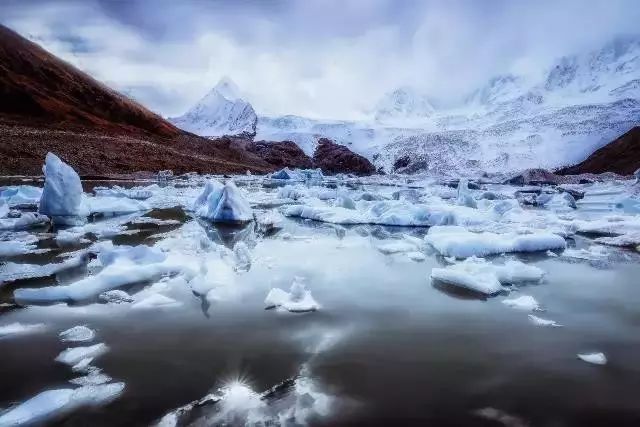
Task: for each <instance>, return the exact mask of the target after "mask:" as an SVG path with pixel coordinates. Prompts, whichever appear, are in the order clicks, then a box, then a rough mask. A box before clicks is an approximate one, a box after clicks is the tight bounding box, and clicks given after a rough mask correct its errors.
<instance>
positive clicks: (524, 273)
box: [430, 257, 544, 295]
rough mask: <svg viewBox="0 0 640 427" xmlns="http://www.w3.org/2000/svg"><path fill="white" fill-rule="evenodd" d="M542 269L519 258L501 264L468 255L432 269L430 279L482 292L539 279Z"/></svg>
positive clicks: (487, 292)
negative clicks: (457, 261) (460, 259)
mask: <svg viewBox="0 0 640 427" xmlns="http://www.w3.org/2000/svg"><path fill="white" fill-rule="evenodd" d="M543 276H544V272H543V271H542V270H541V269H539V268H537V267H534V266H531V265H526V264H523V263H522V262H520V261H508V262H506V263H505V264H504V265H496V264H492V263H490V262H488V261H486V260H484V259H482V258H476V257H471V258H467V259H466V260H464V261H462V262H460V263H457V264H452V265H450V266H447V267H445V268H434V269H432V270H431V276H430V277H431V280H436V281H440V282H442V283H445V284H448V285H453V286H459V287H462V288H466V289H469V290H471V291H475V292H479V293H481V294H485V295H494V294H496V293H498V292H500V291H502V290H504V287H503V285H505V284H517V283H525V282H538V281H540V280H541V279H542V277H543Z"/></svg>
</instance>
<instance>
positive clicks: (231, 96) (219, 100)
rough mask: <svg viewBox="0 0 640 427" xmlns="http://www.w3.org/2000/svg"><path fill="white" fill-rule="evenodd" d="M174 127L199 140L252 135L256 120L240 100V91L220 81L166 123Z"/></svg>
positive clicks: (231, 83)
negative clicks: (195, 135)
mask: <svg viewBox="0 0 640 427" xmlns="http://www.w3.org/2000/svg"><path fill="white" fill-rule="evenodd" d="M170 120H171V122H172V123H173V124H175V125H176V126H178V127H180V128H182V129H184V130H188V131H189V132H193V133H195V134H197V135H201V136H208V137H210V136H221V135H250V136H253V135H255V132H256V124H257V121H258V117H257V115H256V112H255V111H254V109H253V107H252V106H251V104H249V103H248V102H247V101H245V100H243V99H242V98H241V96H240V88H239V87H238V86H237V85H236V84H235V83H234V82H233V80H231V79H230V78H229V77H223V78H221V79H220V81H219V82H218V83H217V84H216V85H215V86H214V88H213V89H211V91H209V93H207V94H206V95H205V96H204V97H203V98H201V99H200V100H199V101H198V102H197V103H196V104H195V105H194V106H193V107H192V108H190V109H189V111H187V112H186V113H185V114H184V115H182V116H180V117H175V118H172V119H170Z"/></svg>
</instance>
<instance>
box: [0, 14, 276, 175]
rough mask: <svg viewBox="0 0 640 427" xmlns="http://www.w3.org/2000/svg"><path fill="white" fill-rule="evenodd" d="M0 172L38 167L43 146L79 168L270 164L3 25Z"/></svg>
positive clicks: (232, 168) (236, 168)
mask: <svg viewBox="0 0 640 427" xmlns="http://www.w3.org/2000/svg"><path fill="white" fill-rule="evenodd" d="M0 99H2V102H0V174H3V175H8V174H40V173H41V166H42V159H43V158H44V156H45V155H46V153H47V152H48V151H54V152H56V153H59V154H60V155H61V156H62V157H63V158H64V159H65V160H66V161H68V162H69V163H70V164H71V165H72V166H73V167H74V168H76V169H77V170H78V171H79V172H80V173H81V174H97V173H100V174H111V173H131V172H135V171H157V170H159V169H173V170H174V171H176V172H188V171H198V172H225V173H231V172H245V171H246V170H253V171H255V172H267V171H270V170H273V169H274V168H275V166H274V165H271V164H269V163H268V162H266V161H264V160H262V159H260V158H259V157H258V156H257V155H256V154H254V153H250V152H248V151H246V150H245V149H244V148H243V147H242V146H239V145H237V144H232V143H230V142H229V141H226V140H217V141H210V140H208V139H204V138H201V137H198V136H196V135H193V134H190V133H188V132H185V131H182V130H180V129H178V128H176V127H175V126H174V125H172V124H171V123H169V122H168V121H166V120H164V119H163V118H161V117H160V116H158V115H157V114H154V113H152V112H151V111H149V110H147V109H146V108H145V107H143V106H141V105H140V104H138V103H136V102H134V101H132V100H131V99H129V98H127V97H125V96H123V95H121V94H119V93H118V92H116V91H114V90H112V89H110V88H108V87H106V86H105V85H104V84H102V83H100V82H98V81H96V80H95V79H93V78H92V77H90V76H89V75H87V74H86V73H84V72H82V71H80V70H78V69H77V68H75V67H73V66H72V65H70V64H68V63H66V62H64V61H62V60H60V59H58V58H57V57H55V56H54V55H52V54H50V53H49V52H47V51H45V50H44V49H42V48H41V47H40V46H38V45H36V44H35V43H32V42H30V41H28V40H26V39H25V38H23V37H22V36H20V35H19V34H17V33H15V32H14V31H12V30H10V29H9V28H6V27H4V26H0Z"/></svg>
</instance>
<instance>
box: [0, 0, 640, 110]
mask: <svg viewBox="0 0 640 427" xmlns="http://www.w3.org/2000/svg"><path fill="white" fill-rule="evenodd" d="M0 16H1V17H2V22H3V23H4V24H7V25H9V26H10V27H12V28H14V29H16V30H17V31H19V32H21V33H22V34H24V35H26V36H28V37H30V38H32V39H34V40H36V41H38V42H39V43H41V44H42V45H43V46H44V47H46V48H47V49H49V50H51V51H52V52H53V53H55V54H57V55H59V56H61V57H63V58H64V59H67V60H69V61H70V62H72V63H74V64H75V65H77V66H79V67H80V68H82V69H84V70H85V71H87V72H89V73H91V74H92V75H94V76H95V77H97V78H98V79H100V80H103V81H105V82H106V83H108V84H110V85H112V86H114V87H115V88H117V89H120V90H123V91H125V92H127V93H129V94H130V95H132V96H134V97H136V98H138V99H139V100H140V101H142V102H143V103H145V104H146V105H148V106H149V107H150V108H152V109H154V110H156V111H158V112H160V113H162V114H164V115H176V114H181V113H182V112H183V111H184V110H185V109H186V108H188V106H190V105H191V104H192V103H193V102H195V101H196V100H197V99H198V98H200V97H201V96H203V95H204V94H205V93H206V92H207V91H208V90H209V89H210V88H211V87H212V86H213V85H214V84H215V83H216V81H217V80H218V79H219V78H220V77H222V76H225V75H227V76H230V77H231V78H233V79H234V80H235V81H236V82H237V83H238V85H239V86H240V87H241V88H242V89H243V90H244V91H245V92H246V94H247V97H248V98H249V99H250V100H251V101H252V102H253V103H254V105H255V107H256V109H257V110H258V111H259V112H262V113H265V114H285V113H293V114H303V115H309V116H313V117H330V118H354V117H357V116H358V115H359V114H360V113H361V112H362V111H363V110H364V109H366V108H368V107H370V106H371V105H372V104H373V103H375V101H376V100H377V99H378V98H379V97H380V96H381V95H382V94H383V93H384V92H386V91H388V90H390V89H392V88H394V87H396V86H400V85H411V86H416V87H418V88H420V89H421V90H424V91H425V92H426V93H428V94H430V95H431V96H433V97H434V98H439V99H442V100H445V101H446V100H449V99H456V98H459V97H461V96H463V95H464V94H466V93H467V92H469V91H470V90H472V89H473V88H475V87H477V86H478V85H480V84H482V83H483V82H484V81H486V80H487V79H488V78H489V77H491V76H492V75H495V74H498V73H504V72H509V71H517V72H519V73H525V74H527V73H529V74H533V73H536V72H538V71H539V70H541V69H542V68H544V67H545V66H547V65H548V64H549V63H550V62H551V61H552V60H553V59H555V58H556V57H558V56H561V55H563V54H567V53H571V52H574V51H578V50H582V49H586V48H589V47H591V46H594V47H595V46H597V45H598V44H599V43H602V42H604V41H607V40H608V39H610V38H612V37H613V36H615V35H618V34H626V33H632V32H637V31H638V29H637V28H636V27H637V22H639V20H640V3H639V2H637V1H636V0H608V1H604V0H590V1H588V2H585V1H583V0H556V1H551V0H537V1H524V0H520V1H517V0H484V1H475V0H449V1H444V0H442V1H436V0H432V1H429V0H423V1H420V0H317V1H316V0H241V1H237V0H217V1H215V0H214V1H204V0H193V1H180V2H176V1H168V0H139V1H114V0H87V1H85V0H82V1H80V0H67V1H64V0H62V1H55V2H54V1H48V0H39V1H29V0H27V1H15V0H5V1H4V2H0Z"/></svg>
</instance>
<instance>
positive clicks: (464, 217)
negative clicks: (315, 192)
mask: <svg viewBox="0 0 640 427" xmlns="http://www.w3.org/2000/svg"><path fill="white" fill-rule="evenodd" d="M282 213H283V214H284V215H285V216H290V217H298V218H307V219H311V220H314V221H322V222H330V223H334V224H377V225H398V226H416V227H427V226H433V225H442V224H458V223H465V224H466V223H475V222H482V221H484V220H485V218H483V217H482V214H479V213H478V211H477V209H471V208H468V207H465V206H452V205H444V204H438V205H435V204H434V205H416V204H412V203H408V202H406V201H400V200H385V201H377V202H366V201H360V202H358V204H357V205H356V209H346V208H344V207H340V206H309V205H293V206H284V207H283V208H282Z"/></svg>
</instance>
